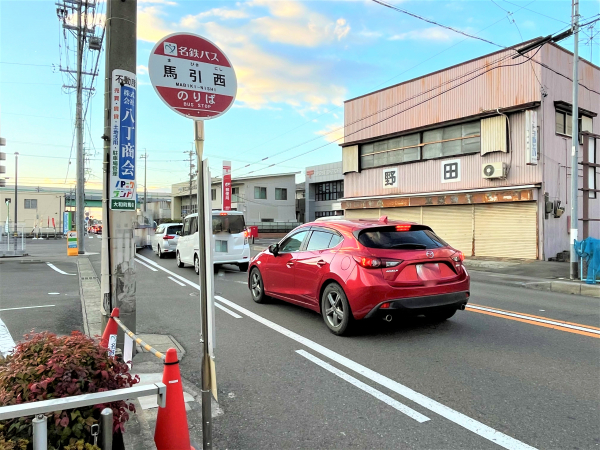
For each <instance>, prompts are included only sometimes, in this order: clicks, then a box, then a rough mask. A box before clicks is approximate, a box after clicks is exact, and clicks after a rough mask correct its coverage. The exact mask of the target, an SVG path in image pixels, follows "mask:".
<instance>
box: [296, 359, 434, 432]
mask: <svg viewBox="0 0 600 450" xmlns="http://www.w3.org/2000/svg"><path fill="white" fill-rule="evenodd" d="M296 353H298V354H299V355H302V356H304V357H305V358H306V359H308V360H310V361H312V362H314V363H315V364H317V365H319V366H321V367H322V368H323V369H325V370H328V371H329V372H331V373H333V374H334V375H337V376H338V377H340V378H341V379H342V380H345V381H347V382H348V383H350V384H352V385H354V386H356V387H357V388H359V389H361V390H363V391H365V392H366V393H367V394H370V395H372V396H373V397H375V398H376V399H378V400H381V401H382V402H383V403H387V404H388V405H390V406H391V407H392V408H394V409H397V410H398V411H400V412H402V413H404V414H406V415H407V416H408V417H410V418H412V419H415V420H416V421H417V422H419V423H423V422H427V421H428V420H430V419H429V417H426V416H424V415H423V414H421V413H419V412H417V411H415V410H414V409H412V408H409V407H408V406H406V405H404V404H402V403H400V402H399V401H397V400H394V399H393V398H392V397H390V396H389V395H385V394H384V393H383V392H381V391H378V390H377V389H374V388H372V387H371V386H369V385H368V384H365V383H363V382H362V381H360V380H357V379H356V378H354V377H353V376H350V375H348V374H347V373H346V372H342V371H341V370H339V369H337V368H335V367H333V366H332V365H331V364H328V363H326V362H325V361H323V360H321V359H319V358H317V357H316V356H313V355H311V354H310V353H308V352H305V351H304V350H296Z"/></svg>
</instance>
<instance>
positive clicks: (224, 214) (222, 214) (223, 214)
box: [219, 212, 227, 216]
mask: <svg viewBox="0 0 600 450" xmlns="http://www.w3.org/2000/svg"><path fill="white" fill-rule="evenodd" d="M219 215H220V216H226V215H227V213H223V212H222V213H219Z"/></svg>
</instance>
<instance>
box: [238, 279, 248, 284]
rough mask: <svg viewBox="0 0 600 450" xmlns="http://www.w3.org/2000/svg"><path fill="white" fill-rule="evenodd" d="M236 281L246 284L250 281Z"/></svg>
mask: <svg viewBox="0 0 600 450" xmlns="http://www.w3.org/2000/svg"><path fill="white" fill-rule="evenodd" d="M236 283H240V284H246V285H247V284H248V282H247V281H239V280H236Z"/></svg>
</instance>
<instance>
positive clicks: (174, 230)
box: [152, 223, 183, 258]
mask: <svg viewBox="0 0 600 450" xmlns="http://www.w3.org/2000/svg"><path fill="white" fill-rule="evenodd" d="M182 228H183V224H182V223H163V224H162V225H159V226H158V227H157V228H156V231H155V232H154V236H152V250H154V253H156V254H157V255H158V257H159V258H164V257H165V255H166V254H169V253H175V250H176V249H177V241H178V240H179V233H181V230H182Z"/></svg>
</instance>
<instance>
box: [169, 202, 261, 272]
mask: <svg viewBox="0 0 600 450" xmlns="http://www.w3.org/2000/svg"><path fill="white" fill-rule="evenodd" d="M212 229H213V239H212V243H213V248H212V250H213V255H214V261H213V262H214V264H215V266H216V265H220V264H234V265H236V266H238V267H239V268H240V271H242V272H247V271H248V265H249V263H250V245H249V244H248V231H247V230H246V222H245V221H244V214H243V213H242V212H240V211H212ZM198 242H199V241H198V214H190V215H189V216H186V218H185V219H184V220H183V230H182V231H181V236H180V237H179V241H178V242H177V254H176V259H177V267H183V266H184V265H185V264H190V265H193V266H194V270H195V271H196V273H199V272H200V265H199V260H198Z"/></svg>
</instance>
